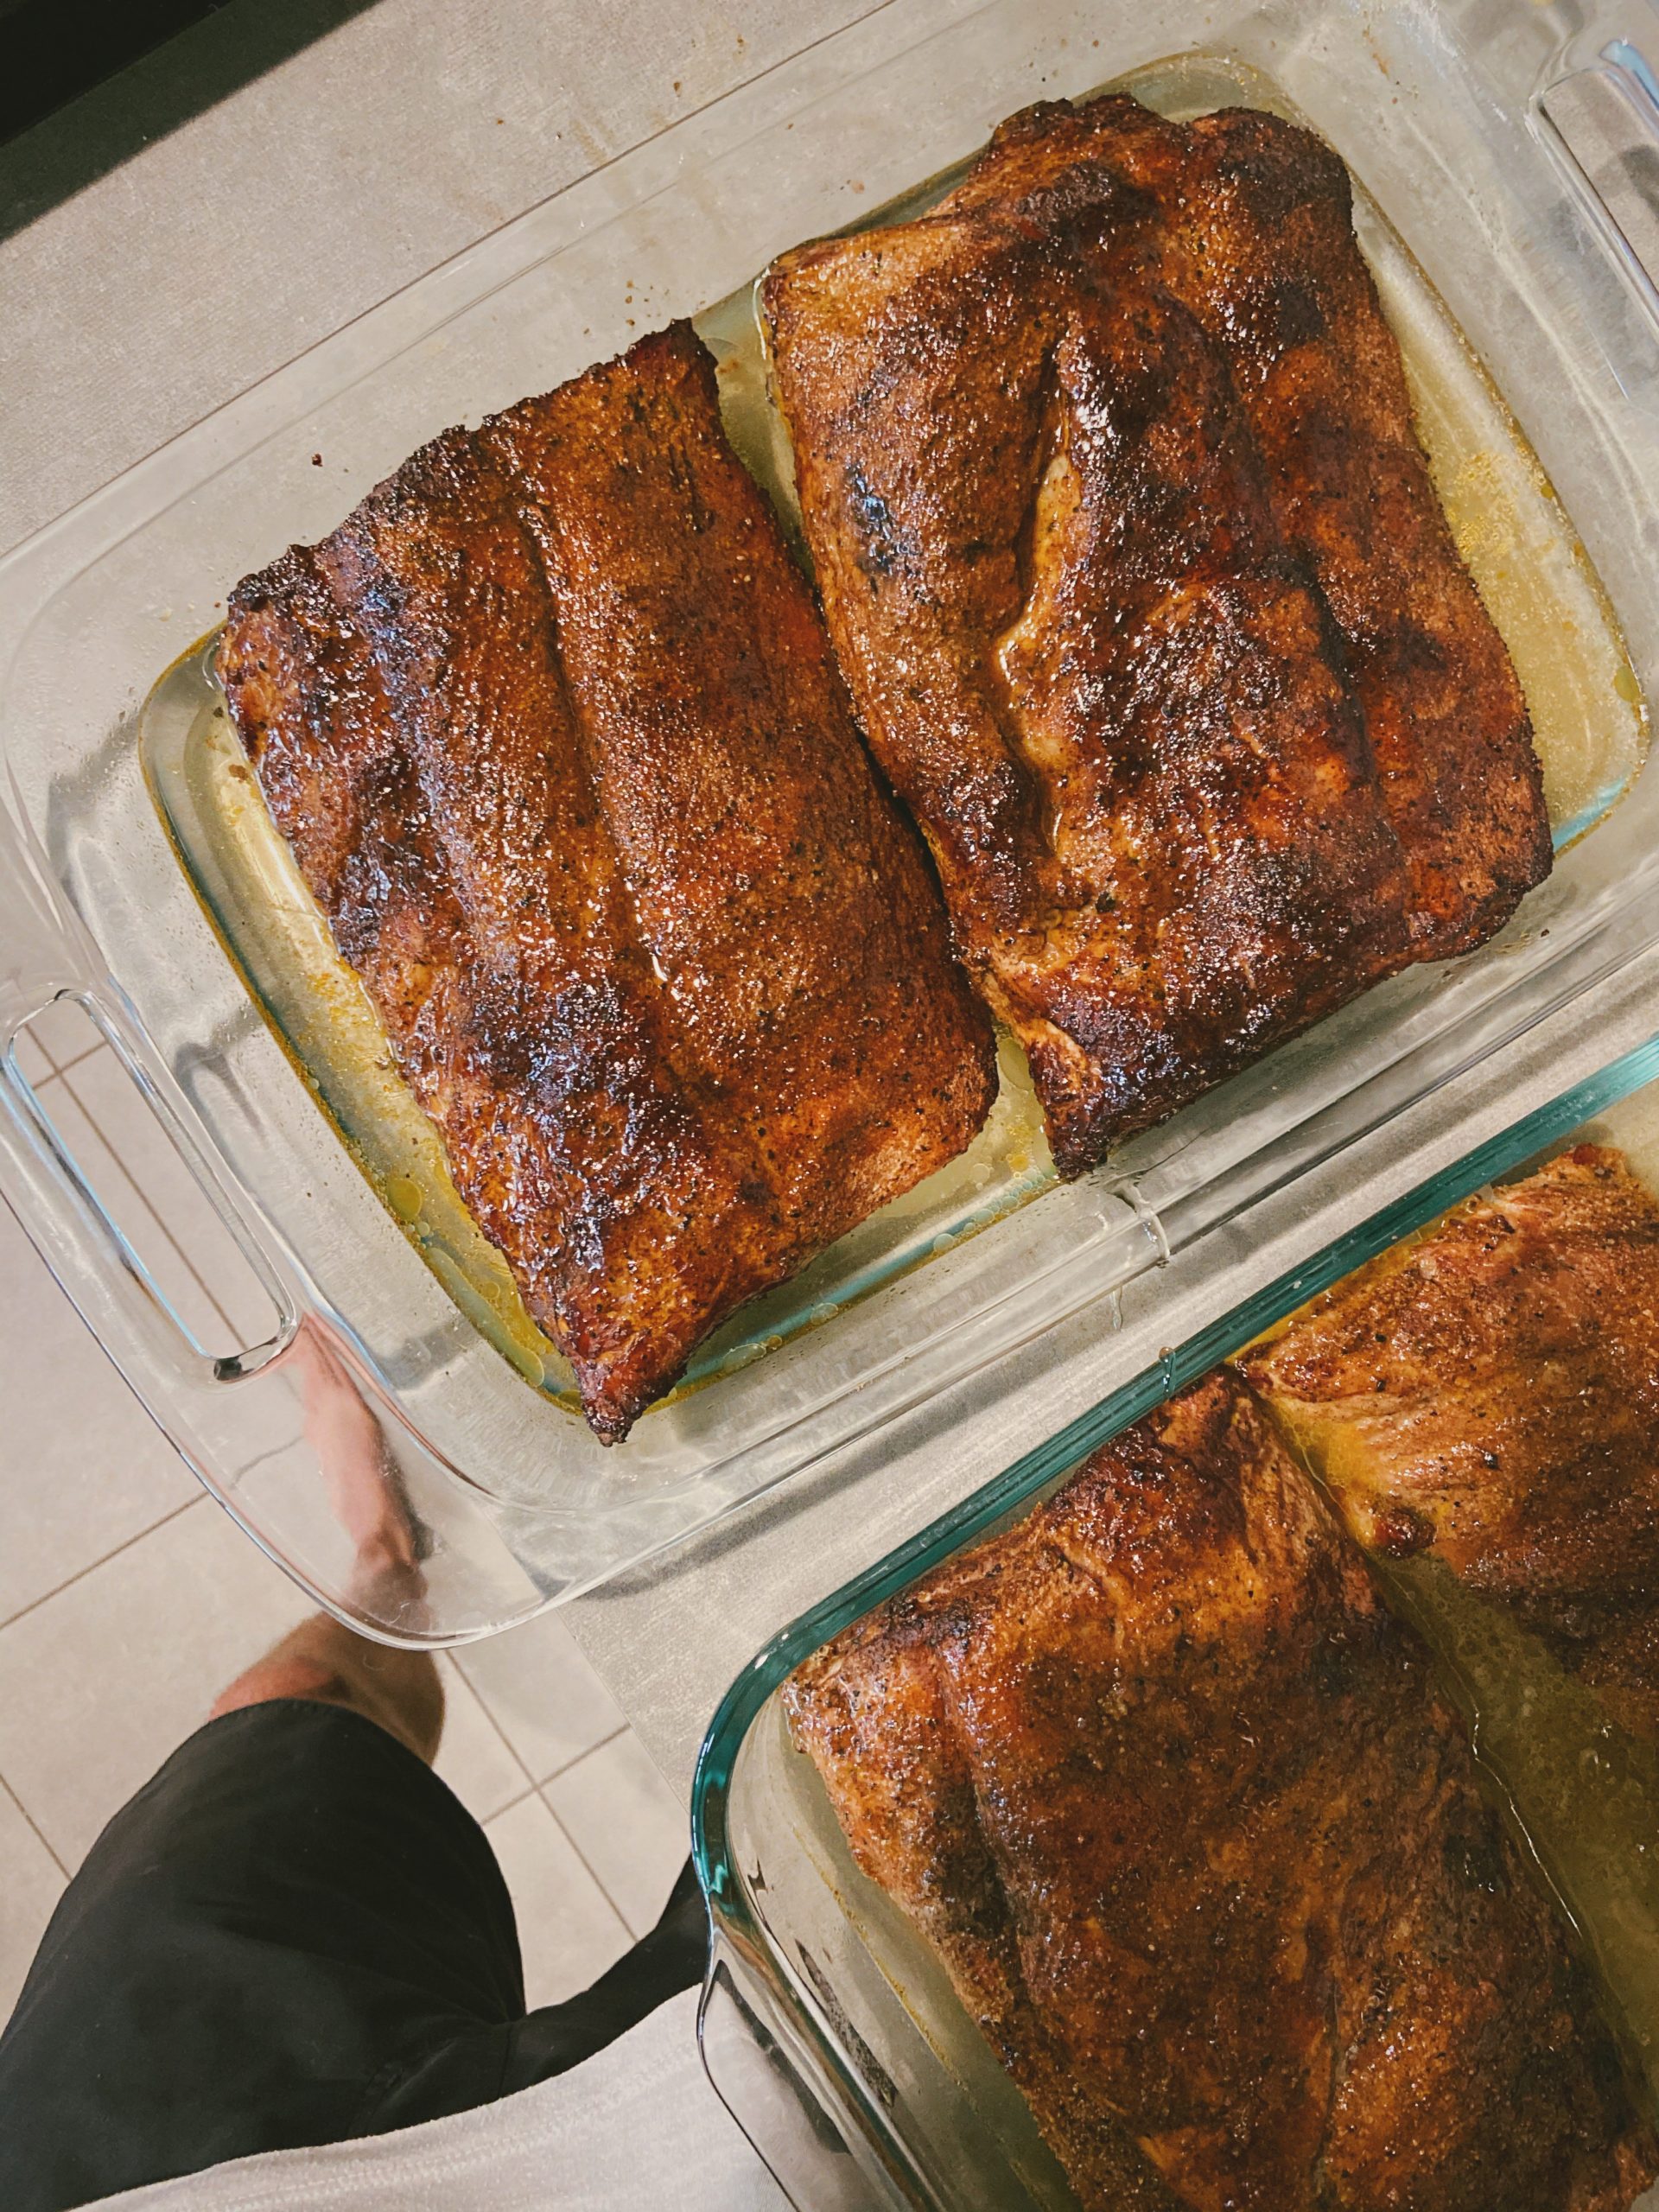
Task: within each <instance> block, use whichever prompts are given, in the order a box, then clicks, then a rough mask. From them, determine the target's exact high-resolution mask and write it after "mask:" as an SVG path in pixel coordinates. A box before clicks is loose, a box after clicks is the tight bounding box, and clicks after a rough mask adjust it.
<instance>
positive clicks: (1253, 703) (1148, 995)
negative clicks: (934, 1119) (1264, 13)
mask: <svg viewBox="0 0 1659 2212" xmlns="http://www.w3.org/2000/svg"><path fill="white" fill-rule="evenodd" d="M1274 302H1276V303H1277V304H1276V306H1275V305H1274ZM765 304H766V315H767V317H768V321H769V324H770V328H771V334H772V350H773V359H774V365H775V372H776V381H777V387H778V392H779V399H780V402H781V404H782V406H783V410H784V413H785V417H786V418H787V420H788V423H789V425H790V429H791V435H792V437H793V440H794V445H795V455H796V467H797V475H798V486H799V490H800V495H801V502H802V508H803V513H804V519H805V525H806V532H807V537H808V540H809V543H810V547H811V550H812V553H813V556H814V560H815V562H816V564H817V575H818V582H819V587H820V589H821V592H822V594H823V603H824V608H825V613H826V615H827V617H828V620H829V627H830V632H831V635H832V637H833V638H834V639H835V643H836V650H837V652H838V654H839V656H840V658H841V662H842V668H843V670H844V671H845V672H846V674H847V677H848V679H849V684H850V686H851V689H852V691H853V695H854V698H855V703H856V705H857V707H858V709H859V712H860V714H861V718H862V720H863V722H864V725H865V728H866V732H867V734H868V737H869V739H870V741H871V743H872V744H873V746H874V748H875V750H876V752H877V753H878V755H879V757H880V760H881V762H882V764H883V766H885V767H886V769H887V772H888V774H889V775H890V777H891V778H892V779H893V783H894V784H895V785H896V786H897V788H898V789H899V791H900V792H901V794H902V795H903V796H904V797H905V798H906V799H907V800H908V802H909V803H910V804H911V806H912V808H913V810H915V812H916V815H917V817H918V820H919V821H920V823H921V824H922V827H923V829H924V830H925V834H926V836H927V837H928V840H929V842H930V843H931V846H932V848H933V851H934V855H935V857H936V859H937V861H938V864H939V868H940V872H941V874H942V876H943V879H944V887H945V893H946V899H947V902H948V903H949V905H950V911H951V918H952V922H953V925H954V927H955V931H956V935H957V944H958V946H959V949H960V950H962V952H963V957H965V958H966V959H967V961H968V962H969V965H970V967H971V968H972V969H974V971H975V974H976V978H977V980H978V981H979V982H980V985H981V988H982V989H983V991H984V992H985V994H986V995H987V997H988V1000H989V1001H990V1002H991V1004H992V1005H993V1006H994V1007H995V1008H996V1009H997V1011H998V1012H999V1013H1000V1014H1002V1015H1003V1017H1004V1018H1005V1019H1006V1020H1007V1021H1008V1022H1009V1024H1010V1025H1011V1027H1013V1028H1014V1031H1015V1032H1016V1033H1017V1034H1018V1035H1019V1037H1020V1039H1021V1041H1022V1043H1023V1044H1024V1045H1025V1046H1026V1048H1027V1052H1028V1053H1029V1054H1030V1056H1031V1058H1032V1062H1033V1071H1034V1073H1035V1076H1036V1079H1037V1084H1038V1088H1039V1094H1040V1096H1041V1097H1042V1100H1043V1103H1044V1106H1045V1109H1046V1113H1047V1116H1048V1119H1049V1124H1050V1133H1051V1136H1052V1141H1053V1144H1054V1148H1055V1155H1056V1158H1057V1160H1058V1162H1059V1164H1060V1166H1061V1167H1062V1169H1063V1170H1064V1171H1065V1172H1067V1173H1075V1172H1077V1171H1078V1170H1080V1169H1082V1168H1084V1167H1086V1166H1090V1165H1091V1164H1092V1163H1093V1162H1095V1161H1096V1160H1099V1159H1100V1158H1101V1157H1102V1156H1103V1154H1104V1153H1105V1152H1106V1150H1107V1149H1108V1147H1109V1146H1110V1145H1111V1144H1112V1143H1113V1142H1114V1141H1116V1140H1118V1139H1120V1138H1122V1137H1123V1136H1126V1135H1129V1134H1131V1133H1133V1132H1134V1131H1135V1129H1137V1128H1143V1127H1145V1126H1147V1124H1148V1123H1150V1122H1154V1121H1157V1120H1159V1119H1160V1118H1161V1117H1162V1116H1165V1115H1167V1114H1169V1113H1171V1112H1173V1110H1174V1109H1176V1108H1177V1107H1179V1106H1180V1105H1181V1104H1183V1103H1185V1102H1186V1101H1187V1100H1189V1099H1191V1098H1192V1097H1193V1096H1196V1095H1197V1094H1198V1092H1199V1091H1200V1090H1204V1089H1205V1088H1206V1087H1208V1086H1209V1085H1211V1084H1214V1083H1216V1082H1217V1081H1219V1080H1221V1079H1222V1078H1223V1077H1225V1076H1228V1075H1230V1074H1231V1073H1233V1072H1234V1071H1236V1069H1238V1068H1240V1067H1242V1066H1243V1065H1245V1064H1247V1063H1248V1062H1249V1060H1250V1059H1251V1058H1255V1056H1256V1055H1257V1054H1259V1053H1260V1052H1262V1051H1263V1050H1265V1049H1266V1048H1267V1047H1268V1046H1271V1045H1272V1044H1274V1043H1275V1042H1277V1041H1279V1040H1280V1039H1282V1038H1285V1037H1287V1036H1288V1035H1290V1034H1291V1033H1294V1031H1296V1030H1298V1029H1300V1028H1301V1027H1305V1026H1306V1024H1307V1023H1308V1022H1309V1021H1311V1020H1314V1019H1316V1018H1317V1017H1318V1016H1319V1015H1320V1014H1324V1013H1325V1012H1327V1011H1329V1010H1330V1009H1331V1008H1332V1007H1334V1006H1336V1005H1337V1004H1338V1003H1339V1002H1341V1001H1343V1000H1344V999H1346V998H1348V997H1351V996H1352V995H1354V994H1355V993H1356V992H1357V991H1358V990H1360V989H1362V988H1364V987H1365V986H1366V985H1367V984H1368V983H1370V982H1373V981H1375V980H1376V979H1377V978H1379V977H1380V976H1383V975H1386V974H1387V973H1389V972H1390V971H1391V970H1392V969H1395V968H1397V967H1400V966H1402V965H1403V964H1405V963H1407V962H1408V960H1411V959H1415V958H1427V957H1434V956H1437V955H1439V954H1441V953H1444V952H1447V951H1451V950H1460V949H1464V948H1465V947H1467V946H1468V945H1470V944H1474V943H1477V942H1478V941H1479V940H1480V939H1481V938H1484V937H1485V936H1487V935H1490V934H1491V931H1492V930H1493V929H1495V928H1496V927H1497V925H1499V923H1501V922H1502V921H1503V918H1505V917H1506V916H1507V914H1508V913H1509V912H1510V911H1511V909H1512V908H1513V906H1514V905H1515V903H1516V900H1517V899H1518V898H1519V897H1520V895H1521V893H1522V891H1524V890H1525V889H1526V888H1527V887H1528V886H1529V884H1531V883H1534V882H1535V881H1537V880H1539V878H1540V877H1541V875H1543V874H1546V873H1547V872H1548V866H1549V835H1548V821H1547V819H1546V817H1545V815H1544V811H1543V807H1542V801H1541V785H1540V779H1539V771H1538V765H1537V761H1536V760H1535V756H1534V753H1533V751H1532V747H1531V740H1530V731H1529V725H1528V722H1527V719H1526V714H1525V709H1524V705H1523V702H1522V700H1521V696H1520V693H1519V690H1518V687H1517V686H1516V680H1515V676H1514V671H1513V670H1512V669H1511V667H1510V662H1509V658H1508V656H1507V654H1506V653H1505V652H1504V649H1503V645H1502V643H1501V641H1500V640H1499V639H1498V638H1497V632H1495V631H1494V630H1493V628H1492V626H1491V622H1490V621H1489V620H1488V619H1487V617H1486V614H1485V613H1484V609H1483V607H1481V604H1480V601H1479V599H1478V595H1477V594H1476V593H1475V590H1474V588H1473V586H1472V584H1471V582H1470V581H1469V578H1468V576H1467V575H1466V573H1465V570H1464V569H1463V568H1462V566H1461V563H1459V560H1458V557H1457V555H1456V552H1455V550H1454V549H1453V548H1452V543H1451V540H1450V537H1449V536H1448V534H1447V531H1446V524H1445V521H1444V518H1443V517H1442V516H1441V514H1440V508H1439V505H1438V502H1437V501H1436V499H1435V497H1434V494H1433V488H1432V486H1431V485H1430V483H1429V480H1428V475H1427V466H1426V463H1425V462H1424V460H1423V456H1422V454H1421V449H1420V448H1419V447H1418V445H1417V442H1416V439H1415V435H1414V431H1413V429H1412V423H1411V417H1410V412H1409V408H1408V404H1407V399H1406V394H1405V385H1404V379H1403V372H1402V366H1401V362H1400V358H1399V353H1398V348H1397V346H1395V341H1394V340H1393V338H1392V337H1391V335H1390V334H1389V332H1388V330H1387V327H1386V326H1385V325H1384V323H1383V320H1382V317H1381V314H1380V311H1379V309H1378V308H1377V305H1376V296H1375V291H1374V289H1373V287H1372V284H1371V281H1370V276H1369V274H1368V272H1367V270H1366V269H1365V267H1364V264H1363V261H1362V259H1361V258H1360V256H1359V252H1358V250H1357V246H1356V245H1355V243H1354V240H1353V237H1352V232H1351V224H1350V208H1349V199H1348V184H1347V179H1346V175H1345V172H1344V170H1343V168H1342V166H1341V164H1340V163H1339V162H1337V161H1336V160H1335V158H1334V157H1333V156H1331V155H1330V154H1329V153H1328V152H1327V150H1326V149H1325V148H1324V147H1322V146H1321V145H1319V142H1318V141H1317V140H1314V139H1313V138H1312V137H1309V136H1308V134H1306V132H1301V131H1297V130H1292V129H1290V127H1289V126H1287V125H1283V124H1279V123H1277V122H1275V121H1274V119H1273V118H1267V117H1257V116H1253V115H1244V114H1239V115H1229V116H1219V117H1212V118H1206V119H1205V121H1203V122H1201V123H1199V124H1194V125H1192V126H1191V127H1190V128H1182V127H1179V126H1175V125H1172V124H1165V123H1163V122H1162V121H1160V118H1156V117H1154V116H1152V115H1151V114H1149V113H1148V112H1147V111H1146V110H1144V109H1142V108H1140V107H1139V106H1137V105H1136V104H1135V102H1133V101H1128V100H1121V99H1110V100H1101V101H1097V102H1094V103H1091V104H1090V105H1088V106H1086V107H1084V108H1082V109H1077V110H1073V109H1071V108H1067V107H1053V106H1044V107H1041V108H1038V109H1034V110H1033V111H1030V112H1029V113H1028V114H1027V115H1024V116H1020V117H1016V118H1014V120H1013V121H1012V122H1011V123H1009V124H1005V125H1004V127H1003V129H1002V130H1001V131H1000V132H999V133H998V134H997V137H996V138H995V141H994V142H993V144H992V146H991V148H990V149H989V150H988V152H987V153H986V154H985V155H984V156H982V158H981V160H980V161H979V162H976V164H975V166H974V168H972V169H970V171H969V174H968V175H967V177H966V178H965V179H964V181H963V183H962V184H961V185H960V186H959V187H958V188H957V190H956V191H955V192H953V193H952V194H950V195H949V196H948V197H947V198H946V199H944V200H943V201H942V202H941V203H940V204H939V206H938V207H937V208H936V209H935V210H933V211H932V212H931V213H929V214H927V215H925V216H924V217H922V218H920V219H917V220H915V221H912V222H909V223H906V224H903V225H900V226H896V227H893V228H891V229H887V230H876V231H869V232H862V233H861V234H860V235H858V236H856V237H854V238H841V239H832V240H828V241H825V242H823V243H820V244H817V245H810V246H806V247H803V248H801V249H799V250H798V251H795V252H793V253H791V254H787V255H785V257H783V258H782V260H781V261H779V263H778V264H776V266H775V267H774V269H773V270H772V273H771V274H770V276H769V277H768V279H767V281H766V288H765ZM1275 318H1276V319H1275Z"/></svg>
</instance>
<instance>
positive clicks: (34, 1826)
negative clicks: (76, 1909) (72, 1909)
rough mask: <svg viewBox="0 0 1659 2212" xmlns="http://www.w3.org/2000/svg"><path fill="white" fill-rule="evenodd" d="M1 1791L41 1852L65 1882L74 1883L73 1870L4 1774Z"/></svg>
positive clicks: (1, 1777)
mask: <svg viewBox="0 0 1659 2212" xmlns="http://www.w3.org/2000/svg"><path fill="white" fill-rule="evenodd" d="M0 1789H3V1790H4V1792H5V1793H6V1795H7V1796H8V1797H10V1800H11V1802H12V1803H13V1804H14V1805H15V1806H16V1808H17V1810H18V1812H19V1813H20V1814H21V1815H22V1818H23V1819H24V1821H26V1822H27V1823H28V1825H29V1828H30V1830H31V1831H32V1833H33V1834H34V1836H35V1840H36V1841H37V1842H38V1843H39V1845H40V1847H41V1850H42V1851H43V1852H45V1853H46V1855H47V1857H48V1859H50V1860H51V1861H52V1864H53V1865H54V1866H55V1867H56V1868H57V1870H58V1872H59V1873H60V1874H61V1875H62V1877H63V1878H64V1880H65V1881H66V1882H72V1881H73V1879H74V1874H73V1870H72V1869H71V1868H69V1867H67V1866H65V1865H64V1863H63V1861H62V1859H60V1858H59V1856H58V1854H57V1853H56V1852H55V1851H54V1849H53V1848H52V1846H51V1843H50V1842H49V1841H48V1838H47V1836H46V1835H45V1834H44V1833H43V1832H42V1830H41V1824H40V1822H39V1821H37V1820H36V1819H35V1815H34V1814H33V1813H31V1812H30V1811H29V1808H28V1806H27V1805H25V1804H24V1802H23V1801H22V1798H21V1797H20V1796H18V1795H17V1792H16V1790H15V1789H13V1788H12V1786H11V1784H10V1783H9V1782H8V1781H7V1780H6V1777H5V1776H4V1775H3V1774H0Z"/></svg>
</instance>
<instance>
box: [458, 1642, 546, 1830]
mask: <svg viewBox="0 0 1659 2212" xmlns="http://www.w3.org/2000/svg"><path fill="white" fill-rule="evenodd" d="M462 1648H463V1649H464V1648H465V1647H464V1646H463V1647H462ZM444 1656H445V1657H446V1658H447V1659H448V1662H449V1664H450V1665H451V1666H452V1667H453V1668H454V1670H455V1673H456V1675H457V1676H458V1677H459V1678H460V1681H461V1684H462V1686H463V1687H464V1688H465V1689H466V1691H467V1694H468V1696H469V1697H471V1699H472V1700H473V1702H474V1705H476V1706H477V1707H478V1709H479V1711H480V1713H482V1714H483V1715H484V1718H485V1719H486V1720H487V1721H488V1722H489V1724H490V1726H491V1727H492V1728H493V1729H494V1731H495V1732H496V1735H497V1737H498V1738H499V1740H500V1742H501V1744H502V1745H503V1747H504V1748H505V1751H506V1754H507V1757H508V1758H510V1759H511V1760H512V1763H513V1764H514V1765H515V1766H516V1767H517V1768H518V1771H519V1773H520V1774H522V1775H523V1776H524V1780H525V1783H527V1784H528V1785H529V1786H528V1788H526V1789H521V1790H520V1791H519V1793H518V1796H516V1797H515V1798H513V1799H512V1803H513V1804H515V1805H522V1804H523V1803H524V1799H525V1798H526V1797H528V1796H530V1794H531V1791H532V1790H535V1789H539V1788H540V1787H541V1784H540V1783H538V1782H537V1779H536V1777H535V1776H534V1775H533V1774H532V1773H531V1770H530V1768H529V1766H528V1765H527V1764H525V1762H524V1759H522V1758H520V1757H519V1755H518V1746H517V1745H515V1744H514V1743H513V1741H512V1738H511V1737H510V1736H509V1735H508V1734H507V1732H506V1730H505V1728H503V1726H501V1723H500V1722H499V1720H498V1719H496V1717H495V1715H494V1713H492V1712H491V1710H490V1704H489V1700H488V1699H487V1698H486V1696H485V1695H484V1693H483V1692H482V1690H480V1688H478V1686H477V1684H476V1683H475V1682H474V1681H473V1680H472V1678H471V1677H470V1675H468V1674H467V1669H465V1668H464V1667H463V1666H462V1665H461V1662H460V1660H459V1659H457V1658H456V1656H455V1655H454V1651H453V1650H450V1651H448V1652H446V1653H445V1654H444ZM445 1709H446V1712H447V1710H448V1700H446V1707H445ZM438 1748H439V1749H440V1750H442V1748H443V1738H442V1736H440V1737H439V1738H438ZM498 1809H499V1810H500V1811H501V1812H504V1813H505V1811H506V1809H507V1808H506V1807H505V1805H503V1806H501V1807H499V1808H498ZM490 1818H491V1819H492V1820H493V1819H494V1818H495V1815H494V1814H493V1813H492V1814H491V1815H490ZM480 1825H481V1824H480Z"/></svg>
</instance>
